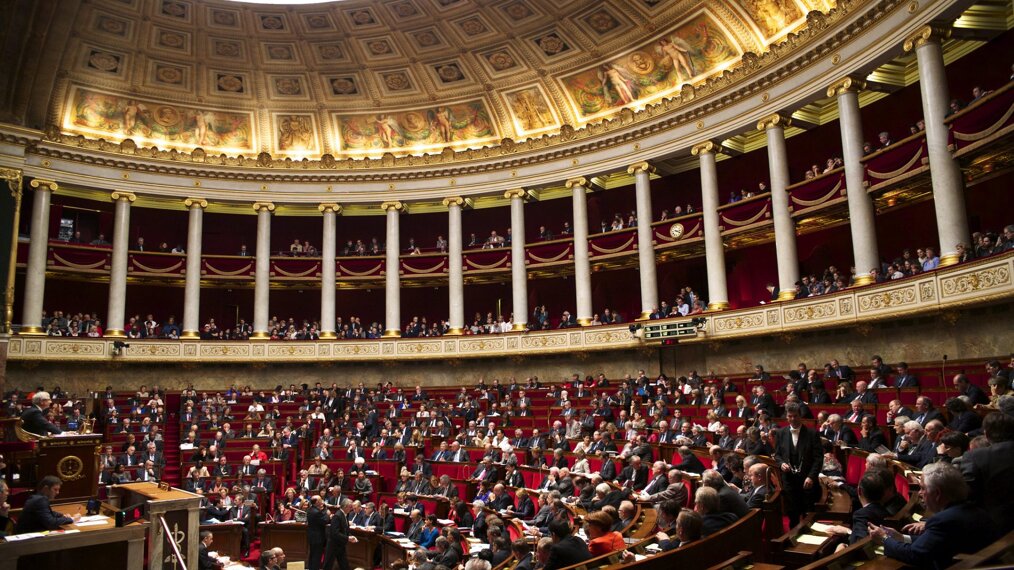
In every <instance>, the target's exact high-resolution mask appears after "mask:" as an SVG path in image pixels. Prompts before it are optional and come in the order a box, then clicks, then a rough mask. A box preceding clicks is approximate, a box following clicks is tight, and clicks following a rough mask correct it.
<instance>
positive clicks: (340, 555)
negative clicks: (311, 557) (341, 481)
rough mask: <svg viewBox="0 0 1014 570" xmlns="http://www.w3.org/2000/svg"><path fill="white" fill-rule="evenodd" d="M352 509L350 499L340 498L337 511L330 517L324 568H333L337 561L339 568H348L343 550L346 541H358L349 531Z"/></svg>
mask: <svg viewBox="0 0 1014 570" xmlns="http://www.w3.org/2000/svg"><path fill="white" fill-rule="evenodd" d="M351 510H352V499H342V502H341V506H340V507H339V508H338V511H337V512H336V513H335V514H334V516H332V517H331V528H330V530H329V531H328V536H327V549H326V550H325V553H324V570H333V567H334V563H335V562H337V563H338V568H340V569H341V570H350V568H349V555H348V553H347V552H346V551H345V547H346V546H347V545H348V543H350V542H351V543H353V544H355V543H356V542H359V540H358V539H356V537H354V536H352V535H351V534H350V533H349V519H348V514H349V511H351Z"/></svg>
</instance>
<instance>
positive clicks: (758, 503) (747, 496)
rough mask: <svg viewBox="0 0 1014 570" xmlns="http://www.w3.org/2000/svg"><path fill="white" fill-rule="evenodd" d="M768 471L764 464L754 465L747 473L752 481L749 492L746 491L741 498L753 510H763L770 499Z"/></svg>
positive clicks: (741, 494)
mask: <svg viewBox="0 0 1014 570" xmlns="http://www.w3.org/2000/svg"><path fill="white" fill-rule="evenodd" d="M768 469H769V467H768V466H767V465H765V464H764V463H754V464H753V465H751V466H750V468H749V469H748V470H747V472H746V475H747V478H748V479H749V480H750V485H749V490H744V491H743V492H742V493H740V494H739V496H740V497H742V498H743V501H745V502H746V506H747V507H749V508H751V509H759V508H762V507H763V506H764V501H765V500H767V498H768Z"/></svg>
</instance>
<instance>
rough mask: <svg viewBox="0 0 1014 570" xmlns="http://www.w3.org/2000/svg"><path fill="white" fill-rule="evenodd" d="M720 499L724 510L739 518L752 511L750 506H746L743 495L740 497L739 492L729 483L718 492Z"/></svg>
mask: <svg viewBox="0 0 1014 570" xmlns="http://www.w3.org/2000/svg"><path fill="white" fill-rule="evenodd" d="M718 500H719V501H720V504H721V508H722V511H723V512H726V513H732V514H734V515H736V518H737V519H739V518H741V517H745V516H746V514H747V513H748V512H749V511H750V507H748V506H746V501H744V500H743V497H740V496H739V493H737V492H736V490H735V489H733V488H732V487H730V486H728V485H725V486H724V487H722V490H721V491H719V492H718Z"/></svg>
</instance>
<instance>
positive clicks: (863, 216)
mask: <svg viewBox="0 0 1014 570" xmlns="http://www.w3.org/2000/svg"><path fill="white" fill-rule="evenodd" d="M863 87H864V84H863V82H862V81H861V80H859V79H855V78H853V77H845V78H843V79H841V80H839V81H837V82H835V83H834V84H833V85H831V87H829V88H828V90H827V93H828V97H836V98H837V100H838V123H839V125H840V129H841V150H842V159H843V160H844V162H845V188H846V192H847V196H848V206H849V227H850V229H851V230H852V259H853V265H854V266H855V268H856V278H855V285H868V284H870V283H873V282H874V281H875V278H874V277H873V275H872V274H871V271H872V270H874V269H877V268H878V267H880V254H879V253H878V252H877V226H876V212H875V211H874V209H873V199H872V198H871V197H870V195H869V193H868V192H867V191H866V183H865V178H866V174H865V170H864V167H863V164H862V160H863V122H862V115H861V114H860V111H859V91H860V90H861V89H862V88H863Z"/></svg>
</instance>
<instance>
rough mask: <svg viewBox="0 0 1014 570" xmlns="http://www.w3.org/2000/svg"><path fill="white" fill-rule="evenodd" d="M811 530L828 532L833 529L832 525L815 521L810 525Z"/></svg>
mask: <svg viewBox="0 0 1014 570" xmlns="http://www.w3.org/2000/svg"><path fill="white" fill-rule="evenodd" d="M810 530H812V531H813V532H820V533H823V534H827V533H828V532H830V530H831V525H829V524H824V523H819V522H815V523H813V524H811V525H810Z"/></svg>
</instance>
